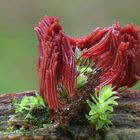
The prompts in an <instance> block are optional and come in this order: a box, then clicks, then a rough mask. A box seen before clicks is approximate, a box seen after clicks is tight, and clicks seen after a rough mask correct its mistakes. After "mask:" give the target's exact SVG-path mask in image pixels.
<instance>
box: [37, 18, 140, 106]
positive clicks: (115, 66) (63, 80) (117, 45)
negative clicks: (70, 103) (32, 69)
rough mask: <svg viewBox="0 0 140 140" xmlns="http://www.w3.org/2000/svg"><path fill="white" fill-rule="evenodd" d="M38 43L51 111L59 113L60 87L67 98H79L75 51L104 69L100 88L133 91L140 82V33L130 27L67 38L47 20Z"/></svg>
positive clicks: (42, 86)
mask: <svg viewBox="0 0 140 140" xmlns="http://www.w3.org/2000/svg"><path fill="white" fill-rule="evenodd" d="M35 30H36V32H37V36H38V40H39V55H38V72H39V75H40V93H41V95H42V97H43V98H44V99H45V100H46V101H47V104H48V106H49V107H50V109H59V108H60V107H61V105H62V104H63V102H62V101H61V100H60V94H61V91H60V85H61V86H62V87H63V88H64V89H65V90H66V91H67V94H68V97H70V99H71V97H73V96H74V95H76V93H75V92H76V59H75V54H74V50H75V48H76V47H78V48H79V49H81V50H83V49H85V48H86V49H87V50H86V51H85V52H84V53H83V55H82V56H83V58H90V61H91V63H92V62H94V63H95V66H94V67H96V68H99V69H101V74H100V77H99V78H100V85H99V86H98V87H97V88H100V87H102V86H104V85H107V84H112V85H113V86H114V87H115V89H119V88H121V87H131V86H133V85H134V84H135V83H137V81H138V80H139V79H140V29H139V27H137V26H135V25H133V24H128V25H126V26H125V27H121V26H120V25H119V23H115V24H114V25H112V26H111V27H105V28H103V29H102V28H96V29H95V30H94V31H93V32H92V33H91V34H89V35H87V36H85V37H82V38H73V37H70V36H67V35H66V34H65V33H64V31H63V29H62V27H61V26H60V24H59V20H58V19H57V18H54V17H50V18H49V17H47V16H46V17H45V18H44V19H43V20H42V21H41V22H40V23H39V25H38V26H37V27H36V28H35Z"/></svg>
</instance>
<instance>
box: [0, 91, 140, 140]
mask: <svg viewBox="0 0 140 140" xmlns="http://www.w3.org/2000/svg"><path fill="white" fill-rule="evenodd" d="M25 95H26V96H33V95H35V91H25V92H21V93H13V94H3V95H0V140H140V91H138V90H131V91H125V92H124V93H120V94H119V97H120V98H119V99H118V102H119V105H118V106H117V107H116V108H115V111H114V115H113V117H112V119H111V120H112V122H113V125H112V126H111V128H110V129H108V130H105V131H102V132H95V131H94V128H93V126H91V125H89V124H86V123H82V122H81V123H80V124H70V125H69V126H68V127H66V128H62V127H55V126H53V127H51V128H49V129H48V128H40V129H35V130H34V131H32V132H31V131H27V132H25V133H24V134H23V133H19V132H9V133H7V132H6V129H7V128H8V127H9V124H8V122H9V118H10V116H11V115H13V114H14V109H13V107H12V105H11V102H12V100H13V99H14V98H17V99H21V98H22V97H23V96H25ZM22 121H23V122H24V123H25V120H21V123H22ZM15 123H17V122H16V121H15ZM18 123H19V122H18Z"/></svg>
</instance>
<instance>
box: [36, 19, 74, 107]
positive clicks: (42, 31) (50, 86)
mask: <svg viewBox="0 0 140 140" xmlns="http://www.w3.org/2000/svg"><path fill="white" fill-rule="evenodd" d="M35 30H36V32H37V36H38V40H39V55H38V72H39V75H40V93H41V95H42V97H43V98H44V99H45V100H46V101H47V104H48V106H49V108H50V109H58V108H60V106H61V102H60V101H59V100H58V98H59V94H60V93H59V90H58V85H59V84H62V85H63V86H64V87H65V89H66V90H67V91H68V93H69V95H70V97H72V96H74V95H75V89H76V88H75V87H76V62H75V56H74V52H73V50H72V47H71V45H70V42H69V40H68V38H67V37H66V36H65V34H64V32H63V30H62V28H61V26H60V25H59V21H58V19H57V18H54V17H50V18H48V17H45V18H44V20H42V22H41V23H39V25H38V27H36V28H35Z"/></svg>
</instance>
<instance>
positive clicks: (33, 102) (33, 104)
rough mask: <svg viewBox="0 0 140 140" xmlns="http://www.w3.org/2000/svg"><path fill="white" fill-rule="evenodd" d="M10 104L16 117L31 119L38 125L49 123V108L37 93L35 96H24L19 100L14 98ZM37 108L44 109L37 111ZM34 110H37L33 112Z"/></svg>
mask: <svg viewBox="0 0 140 140" xmlns="http://www.w3.org/2000/svg"><path fill="white" fill-rule="evenodd" d="M12 104H13V106H14V108H15V113H16V115H17V116H18V117H22V118H23V119H27V120H31V121H32V122H33V123H34V124H36V126H38V127H42V126H43V124H49V123H50V119H49V109H48V108H47V107H46V105H45V102H44V100H43V99H42V97H41V96H40V95H39V94H38V93H36V94H35V96H24V97H23V98H22V99H21V100H17V99H14V100H13V103H12ZM39 109H41V110H42V109H43V110H45V111H44V112H43V113H42V111H41V112H40V113H39ZM35 110H36V111H38V112H35Z"/></svg>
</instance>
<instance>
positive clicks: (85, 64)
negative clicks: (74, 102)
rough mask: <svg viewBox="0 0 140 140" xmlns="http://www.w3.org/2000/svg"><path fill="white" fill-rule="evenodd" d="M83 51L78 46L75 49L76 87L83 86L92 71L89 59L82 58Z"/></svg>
mask: <svg viewBox="0 0 140 140" xmlns="http://www.w3.org/2000/svg"><path fill="white" fill-rule="evenodd" d="M82 53H83V51H80V50H79V49H78V48H76V49H75V56H76V59H77V73H78V74H77V89H80V88H81V87H83V86H85V85H86V84H87V83H88V76H89V75H90V74H92V73H93V69H92V67H93V65H92V64H91V63H90V61H89V59H86V58H82Z"/></svg>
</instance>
